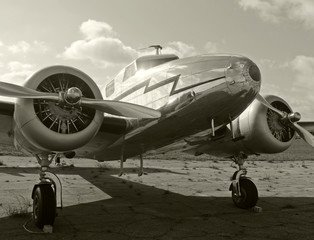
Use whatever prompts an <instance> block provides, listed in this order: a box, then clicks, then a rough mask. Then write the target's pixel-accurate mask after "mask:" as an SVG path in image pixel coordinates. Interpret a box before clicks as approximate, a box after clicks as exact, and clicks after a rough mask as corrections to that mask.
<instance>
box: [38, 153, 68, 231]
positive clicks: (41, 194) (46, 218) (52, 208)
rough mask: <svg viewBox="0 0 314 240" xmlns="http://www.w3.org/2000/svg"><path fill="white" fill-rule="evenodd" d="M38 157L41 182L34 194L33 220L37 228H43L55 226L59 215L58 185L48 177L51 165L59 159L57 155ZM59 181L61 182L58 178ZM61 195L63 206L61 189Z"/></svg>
mask: <svg viewBox="0 0 314 240" xmlns="http://www.w3.org/2000/svg"><path fill="white" fill-rule="evenodd" d="M36 157H37V160H38V163H39V164H40V165H41V167H40V182H39V183H38V184H36V185H35V186H34V188H33V192H32V199H33V220H34V222H35V224H36V226H37V227H39V228H43V227H44V226H45V225H51V226H53V224H54V221H55V217H56V213H57V211H56V208H57V193H56V192H57V191H56V189H57V188H56V183H55V182H54V180H53V179H52V178H50V177H48V176H47V172H49V171H48V170H49V165H50V164H51V162H52V161H53V160H54V159H55V158H56V157H57V155H52V156H48V155H44V156H41V157H40V156H39V155H36ZM52 174H53V173H52ZM55 176H56V175H55ZM56 177H57V176H56ZM57 179H58V180H59V178H58V177H57ZM59 181H60V180H59ZM60 186H61V183H60ZM60 193H61V195H60V196H61V205H62V191H61V189H60Z"/></svg>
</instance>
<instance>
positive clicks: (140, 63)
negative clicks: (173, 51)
mask: <svg viewBox="0 0 314 240" xmlns="http://www.w3.org/2000/svg"><path fill="white" fill-rule="evenodd" d="M175 59H178V57H177V56H174V57H172V58H159V59H158V58H157V59H141V58H139V59H137V60H136V65H137V69H138V70H147V69H149V68H153V67H156V66H158V65H161V64H163V63H166V62H169V61H172V60H175Z"/></svg>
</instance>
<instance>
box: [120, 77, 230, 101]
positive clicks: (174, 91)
mask: <svg viewBox="0 0 314 240" xmlns="http://www.w3.org/2000/svg"><path fill="white" fill-rule="evenodd" d="M180 76H181V75H180V74H179V75H176V76H173V77H170V78H168V79H166V80H164V81H162V82H159V83H156V84H154V85H152V86H149V83H150V80H151V78H149V79H147V80H145V81H144V82H142V83H140V84H138V85H136V86H134V87H132V88H130V89H129V90H127V91H125V92H124V93H122V94H121V95H119V96H118V97H116V98H115V99H114V100H115V101H119V100H121V99H123V98H125V97H127V96H128V95H130V94H132V93H133V92H135V91H137V90H139V89H141V88H145V89H144V93H148V92H150V91H153V90H155V89H157V88H160V87H162V86H164V85H167V84H169V83H172V82H173V87H172V89H171V92H170V94H169V95H170V96H172V95H174V94H177V93H179V92H183V91H185V90H187V89H190V88H193V87H198V86H200V85H203V84H206V83H210V82H213V81H216V80H219V79H222V78H224V77H225V76H221V77H217V78H213V79H209V80H207V81H204V82H200V83H196V84H192V85H189V86H187V87H183V88H180V89H176V87H177V84H178V81H179V79H180Z"/></svg>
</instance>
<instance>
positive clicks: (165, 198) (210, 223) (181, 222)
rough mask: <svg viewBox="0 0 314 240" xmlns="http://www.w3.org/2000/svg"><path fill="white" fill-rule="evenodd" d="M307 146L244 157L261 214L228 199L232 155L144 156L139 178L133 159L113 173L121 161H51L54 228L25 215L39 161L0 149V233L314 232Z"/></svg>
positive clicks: (169, 235) (232, 235)
mask: <svg viewBox="0 0 314 240" xmlns="http://www.w3.org/2000/svg"><path fill="white" fill-rule="evenodd" d="M313 153H314V151H313V150H312V149H309V148H307V147H305V148H304V147H303V143H298V144H296V145H295V146H294V147H293V148H292V149H291V150H290V151H289V152H287V153H285V155H283V154H281V155H277V156H275V155H271V156H261V157H259V158H253V159H254V161H248V162H247V163H246V167H247V168H248V175H249V176H250V177H252V179H253V180H254V182H255V183H256V185H257V188H258V190H259V201H258V204H257V205H258V206H259V207H261V208H262V212H260V213H257V212H254V211H252V210H241V209H238V208H236V207H235V206H234V205H233V203H232V200H231V197H230V195H231V194H230V192H229V191H228V188H229V185H230V180H229V179H230V176H231V175H232V173H233V172H234V171H235V170H236V169H235V166H234V165H233V164H232V163H231V162H230V161H219V160H217V159H210V160H206V159H205V158H206V157H202V158H200V160H199V159H197V158H189V157H188V156H185V155H184V156H179V157H178V158H180V160H178V159H175V158H174V157H173V156H169V155H168V156H167V155H165V156H158V157H155V158H154V159H153V158H150V159H149V160H147V161H145V162H144V166H145V171H146V173H147V175H144V176H142V177H138V176H137V167H138V166H139V162H138V160H128V161H127V162H126V164H125V167H126V169H125V175H123V176H122V177H118V173H119V169H118V167H119V162H116V161H115V162H110V163H97V162H95V161H92V160H87V159H73V160H67V162H66V165H65V166H64V167H55V166H53V168H52V171H53V172H55V173H57V174H58V176H59V177H60V179H61V182H62V185H63V205H64V208H63V210H59V211H58V217H57V218H56V222H55V225H54V228H53V233H52V234H44V233H42V231H41V230H39V229H37V228H36V227H34V225H33V223H32V221H28V220H29V219H30V217H31V216H30V214H24V212H25V211H30V210H31V208H30V205H31V197H30V195H31V190H32V188H33V185H34V183H36V182H37V181H38V164H37V163H36V161H35V160H34V159H33V158H28V157H13V156H1V157H0V165H1V166H0V239H1V240H4V239H93V240H96V239H164V240H167V239H241V240H243V239H313V235H314V178H313V174H314V161H313V160H314V159H313V158H314V155H313ZM274 156H275V157H274ZM162 157H163V158H162ZM296 157H298V158H296ZM259 159H260V160H259ZM295 159H300V160H295ZM59 205H60V201H59ZM25 223H26V228H27V229H28V230H30V231H31V232H33V233H29V232H27V231H26V230H25V229H24V228H23V224H25ZM34 232H36V233H34Z"/></svg>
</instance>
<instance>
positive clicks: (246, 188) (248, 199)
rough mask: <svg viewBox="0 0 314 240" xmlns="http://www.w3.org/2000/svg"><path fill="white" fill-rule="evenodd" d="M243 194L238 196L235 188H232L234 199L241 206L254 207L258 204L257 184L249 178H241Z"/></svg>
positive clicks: (244, 207)
mask: <svg viewBox="0 0 314 240" xmlns="http://www.w3.org/2000/svg"><path fill="white" fill-rule="evenodd" d="M240 191H241V196H240V197H239V196H237V194H236V192H235V191H234V189H232V200H233V202H234V204H235V205H236V206H237V207H239V208H243V209H246V208H252V207H254V206H255V205H256V203H257V199H258V192H257V188H256V186H255V184H254V183H253V182H252V181H251V180H249V179H247V178H240Z"/></svg>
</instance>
